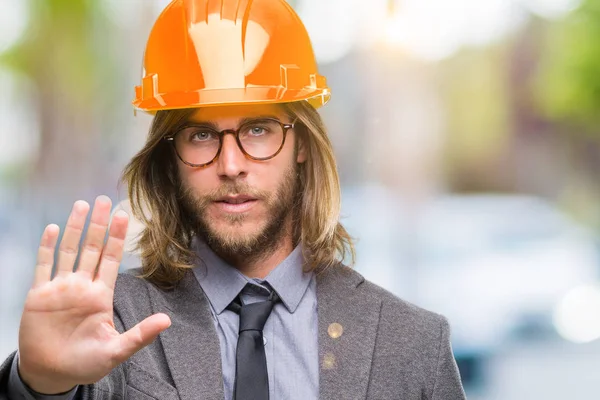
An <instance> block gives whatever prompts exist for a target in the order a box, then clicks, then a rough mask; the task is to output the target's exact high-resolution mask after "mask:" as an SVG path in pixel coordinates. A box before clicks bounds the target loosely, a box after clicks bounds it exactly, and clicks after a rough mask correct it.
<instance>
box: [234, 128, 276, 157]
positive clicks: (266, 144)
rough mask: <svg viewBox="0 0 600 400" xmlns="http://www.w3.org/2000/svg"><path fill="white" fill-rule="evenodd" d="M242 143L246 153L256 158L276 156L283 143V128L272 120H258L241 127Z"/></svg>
mask: <svg viewBox="0 0 600 400" xmlns="http://www.w3.org/2000/svg"><path fill="white" fill-rule="evenodd" d="M239 136H240V143H241V144H242V147H243V148H244V151H245V152H246V153H248V154H249V155H250V156H251V157H254V158H269V157H272V156H273V155H275V153H277V151H278V150H279V148H280V147H281V144H282V143H283V127H282V126H281V123H280V122H279V121H276V120H272V119H258V120H255V121H250V122H247V123H245V124H244V125H243V126H241V127H240V134H239Z"/></svg>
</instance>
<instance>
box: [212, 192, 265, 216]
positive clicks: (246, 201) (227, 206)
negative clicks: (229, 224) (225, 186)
mask: <svg viewBox="0 0 600 400" xmlns="http://www.w3.org/2000/svg"><path fill="white" fill-rule="evenodd" d="M257 202H258V201H257V199H256V198H254V197H252V196H248V195H235V196H225V197H221V198H220V199H218V200H216V201H215V205H216V206H217V207H218V209H219V210H221V212H224V213H228V214H231V213H234V214H239V213H245V212H247V211H249V210H250V209H252V208H253V207H254V206H255V205H256V203H257Z"/></svg>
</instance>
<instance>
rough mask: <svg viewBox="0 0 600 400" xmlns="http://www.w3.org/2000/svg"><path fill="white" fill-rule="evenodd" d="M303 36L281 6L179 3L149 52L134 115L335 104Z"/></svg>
mask: <svg viewBox="0 0 600 400" xmlns="http://www.w3.org/2000/svg"><path fill="white" fill-rule="evenodd" d="M330 95H331V93H330V90H329V88H328V87H327V83H326V80H325V77H323V76H321V75H319V73H318V70H317V63H316V60H315V55H314V52H313V49H312V45H311V43H310V39H309V37H308V33H307V32H306V28H305V27H304V25H303V24H302V21H300V18H299V17H298V15H297V14H296V13H295V12H294V10H293V9H292V7H291V6H290V5H289V4H288V3H286V2H285V1H284V0H174V1H172V2H171V3H170V4H169V5H168V6H167V7H166V8H165V10H164V11H163V12H162V14H161V15H160V16H159V17H158V20H157V21H156V23H155V24H154V27H153V28H152V31H151V33H150V38H149V39H148V44H147V46H146V52H145V55H144V68H143V72H142V84H141V86H136V88H135V100H134V101H133V105H134V106H135V108H137V109H140V110H143V111H146V112H150V113H155V112H156V111H158V110H167V109H176V108H192V107H205V106H211V105H225V104H231V105H233V104H248V103H251V104H265V103H284V102H292V101H299V100H306V101H308V102H309V103H310V104H312V105H313V106H314V107H315V108H318V107H320V106H322V105H324V104H325V103H326V102H327V101H328V100H329V98H330Z"/></svg>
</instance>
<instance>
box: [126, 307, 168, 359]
mask: <svg viewBox="0 0 600 400" xmlns="http://www.w3.org/2000/svg"><path fill="white" fill-rule="evenodd" d="M169 326H171V319H170V318H169V316H168V315H166V314H154V315H151V316H149V317H148V318H146V319H145V320H143V321H142V322H140V323H139V324H137V325H136V326H134V327H133V328H131V329H130V330H128V331H127V332H125V333H122V334H121V335H119V336H118V337H117V338H116V340H117V341H118V342H116V346H117V349H118V350H117V351H115V358H116V359H115V362H116V364H120V363H122V362H124V361H126V360H127V359H128V358H129V357H131V356H132V355H133V354H135V353H136V352H137V351H139V350H141V349H142V348H143V347H145V346H147V345H149V344H150V343H152V342H153V341H154V339H156V337H157V336H158V334H159V333H161V332H162V331H164V330H165V329H167V328H168V327H169Z"/></svg>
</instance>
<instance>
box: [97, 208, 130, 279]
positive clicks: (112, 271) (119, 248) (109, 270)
mask: <svg viewBox="0 0 600 400" xmlns="http://www.w3.org/2000/svg"><path fill="white" fill-rule="evenodd" d="M128 222H129V216H128V215H127V213H126V212H125V211H117V212H116V213H115V215H114V216H113V219H112V222H111V224H110V229H109V231H108V240H107V241H106V245H105V246H104V251H103V252H102V258H101V259H100V265H99V266H98V274H97V276H96V279H101V280H102V281H103V282H104V283H105V284H106V286H108V287H109V288H111V289H114V287H115V281H116V280H117V275H118V273H119V265H120V264H121V259H122V257H123V246H124V245H125V236H126V235H127V223H128Z"/></svg>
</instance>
